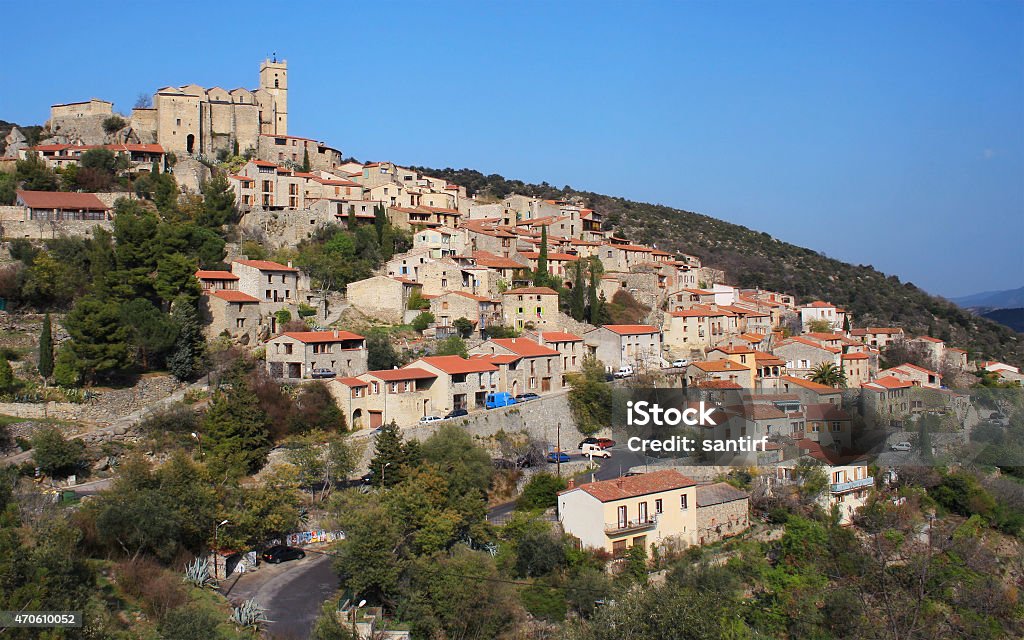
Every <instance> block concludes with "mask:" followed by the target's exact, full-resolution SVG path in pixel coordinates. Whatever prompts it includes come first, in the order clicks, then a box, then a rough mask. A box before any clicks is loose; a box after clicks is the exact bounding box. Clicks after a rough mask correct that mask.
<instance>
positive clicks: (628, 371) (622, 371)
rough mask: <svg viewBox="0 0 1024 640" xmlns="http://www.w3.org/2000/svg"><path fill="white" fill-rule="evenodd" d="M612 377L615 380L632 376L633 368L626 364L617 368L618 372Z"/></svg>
mask: <svg viewBox="0 0 1024 640" xmlns="http://www.w3.org/2000/svg"><path fill="white" fill-rule="evenodd" d="M613 375H614V376H615V377H616V378H628V377H630V376H631V375H633V367H631V366H629V365H628V364H627V365H623V366H621V367H619V370H618V371H616V372H615V373H614V374H613Z"/></svg>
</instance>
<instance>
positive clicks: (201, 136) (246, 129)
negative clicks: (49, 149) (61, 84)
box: [48, 58, 288, 158]
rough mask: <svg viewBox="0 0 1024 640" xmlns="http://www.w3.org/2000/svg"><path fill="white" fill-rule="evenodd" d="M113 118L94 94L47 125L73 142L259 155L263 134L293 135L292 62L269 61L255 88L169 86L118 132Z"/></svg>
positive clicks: (64, 107)
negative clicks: (290, 111)
mask: <svg viewBox="0 0 1024 640" xmlns="http://www.w3.org/2000/svg"><path fill="white" fill-rule="evenodd" d="M113 117H115V114H114V112H113V104H112V103H110V102H107V101H105V100H97V99H95V98H94V99H92V100H89V101H88V102H77V103H70V104H57V105H53V106H52V107H51V108H50V121H49V122H48V126H49V130H50V133H51V135H52V136H53V137H54V138H56V139H60V140H63V141H66V142H68V143H71V144H76V143H77V144H104V143H109V142H137V143H143V144H148V143H157V144H159V145H161V146H162V147H163V148H164V150H165V151H167V152H169V153H174V154H175V155H177V156H179V157H183V156H195V155H200V156H206V157H210V158H214V157H216V155H217V154H218V152H220V151H222V150H223V151H226V152H227V153H231V154H234V153H245V152H246V151H247V150H252V152H254V153H256V152H258V151H259V150H260V149H259V146H260V136H261V135H264V136H281V137H285V136H287V134H288V63H287V61H285V60H280V61H278V60H277V59H276V58H274V59H272V60H264V61H263V63H262V64H261V65H260V78H259V87H258V88H257V89H255V90H249V89H242V88H238V89H233V90H230V91H228V90H226V89H222V88H220V87H213V88H211V89H205V88H203V87H200V86H198V85H195V84H190V85H185V86H183V87H164V88H162V89H160V90H158V91H157V92H156V94H155V95H154V96H153V100H152V106H146V107H136V108H135V109H132V113H131V117H130V120H129V121H128V122H127V123H124V125H125V126H123V127H120V128H119V130H118V131H117V133H111V132H110V131H111V129H112V127H111V126H109V125H108V124H105V123H106V122H107V121H109V120H110V119H111V118H113ZM111 138H116V140H112V139H111Z"/></svg>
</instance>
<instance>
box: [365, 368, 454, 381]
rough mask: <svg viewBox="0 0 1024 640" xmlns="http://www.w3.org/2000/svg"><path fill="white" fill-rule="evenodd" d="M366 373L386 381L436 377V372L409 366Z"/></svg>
mask: <svg viewBox="0 0 1024 640" xmlns="http://www.w3.org/2000/svg"><path fill="white" fill-rule="evenodd" d="M366 375H368V376H373V377H374V378H377V379H378V380H383V381H384V382H397V381H399V380H425V379H427V378H436V377H437V374H436V373H431V372H429V371H427V370H426V369H419V368H417V367H409V368H408V369H381V370H378V371H367V372H366Z"/></svg>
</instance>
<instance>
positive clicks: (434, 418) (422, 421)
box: [420, 416, 442, 424]
mask: <svg viewBox="0 0 1024 640" xmlns="http://www.w3.org/2000/svg"><path fill="white" fill-rule="evenodd" d="M441 420H442V418H441V416H423V417H422V418H420V424H430V423H432V422H441Z"/></svg>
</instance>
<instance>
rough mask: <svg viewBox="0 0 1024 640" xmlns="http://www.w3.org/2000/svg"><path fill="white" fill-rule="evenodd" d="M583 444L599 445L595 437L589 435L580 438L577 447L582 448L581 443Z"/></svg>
mask: <svg viewBox="0 0 1024 640" xmlns="http://www.w3.org/2000/svg"><path fill="white" fill-rule="evenodd" d="M585 444H596V445H598V446H601V445H600V444H599V443H598V441H597V438H593V437H591V438H584V439H582V440H580V446H578V447H577V449H582V448H583V445H585Z"/></svg>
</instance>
